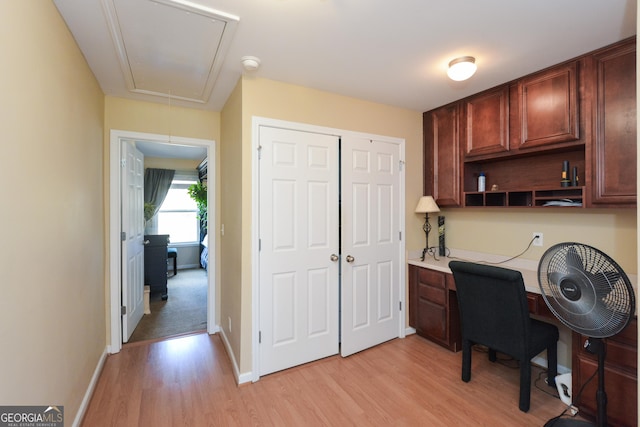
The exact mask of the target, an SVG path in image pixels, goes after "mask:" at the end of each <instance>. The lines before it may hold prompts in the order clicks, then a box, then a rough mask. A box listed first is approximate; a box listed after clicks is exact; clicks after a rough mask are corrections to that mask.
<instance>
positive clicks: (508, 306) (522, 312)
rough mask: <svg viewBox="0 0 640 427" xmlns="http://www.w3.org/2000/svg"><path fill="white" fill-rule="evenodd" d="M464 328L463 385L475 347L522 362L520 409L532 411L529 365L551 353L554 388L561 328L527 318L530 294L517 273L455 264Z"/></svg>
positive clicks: (550, 382)
mask: <svg viewBox="0 0 640 427" xmlns="http://www.w3.org/2000/svg"><path fill="white" fill-rule="evenodd" d="M449 268H450V269H451V271H452V272H453V278H454V279H455V283H456V289H457V292H456V293H457V297H458V306H459V308H460V321H461V327H462V381H464V382H469V380H471V351H472V346H473V344H480V345H484V346H486V347H488V348H489V360H491V361H492V362H495V360H496V351H498V352H500V353H504V354H506V355H509V356H511V357H513V358H514V359H516V360H518V361H519V362H520V403H519V407H520V410H521V411H523V412H527V411H528V410H529V404H530V396H531V364H530V360H531V359H532V358H533V357H534V356H536V355H537V354H539V353H540V352H542V351H543V350H545V349H546V350H547V362H548V371H547V384H548V385H549V386H550V387H554V388H555V377H556V375H557V372H558V348H557V343H558V328H557V327H556V326H555V325H552V324H549V323H546V322H541V321H539V320H536V319H531V318H530V317H529V309H528V305H527V294H526V291H525V288H524V282H523V280H522V274H521V273H520V272H519V271H515V270H509V269H506V268H501V267H494V266H489V265H482V264H475V263H471V262H460V261H451V262H450V263H449Z"/></svg>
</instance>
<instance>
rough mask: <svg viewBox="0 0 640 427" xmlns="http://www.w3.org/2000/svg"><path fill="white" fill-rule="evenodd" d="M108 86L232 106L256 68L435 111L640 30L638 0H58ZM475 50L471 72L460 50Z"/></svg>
mask: <svg viewBox="0 0 640 427" xmlns="http://www.w3.org/2000/svg"><path fill="white" fill-rule="evenodd" d="M54 3H55V4H56V6H57V7H58V10H59V11H60V13H61V14H62V17H63V18H64V20H65V21H66V23H67V25H68V27H69V29H70V30H71V32H72V33H73V36H74V37H75V39H76V41H77V43H78V45H79V46H80V49H81V50H82V52H83V54H84V56H85V57H86V59H87V62H88V63H89V66H90V67H91V69H92V71H93V73H94V74H95V76H96V78H97V80H98V81H99V83H100V86H101V88H102V90H103V91H104V93H105V94H107V95H111V96H117V97H124V98H131V99H138V100H145V101H152V102H161V103H168V102H169V101H168V100H169V98H168V97H171V103H174V104H175V105H182V106H187V107H191V108H202V109H206V110H212V111H221V109H222V107H223V106H224V103H225V101H226V100H227V98H228V96H229V94H230V93H231V91H232V90H233V88H234V86H235V85H236V83H237V81H238V79H239V77H240V76H241V75H242V73H243V72H245V73H248V72H246V71H243V68H242V65H241V62H240V58H241V57H243V56H245V55H252V56H256V57H258V58H260V60H261V65H260V67H259V69H258V70H256V71H253V72H250V73H251V74H252V75H255V76H257V77H261V78H267V79H271V80H277V81H282V82H285V83H291V84H296V85H302V86H306V87H310V88H315V89H319V90H323V91H327V92H332V93H337V94H341V95H346V96H350V97H355V98H359V99H363V100H369V101H373V102H377V103H382V104H387V105H392V106H398V107H403V108H407V109H411V110H415V111H427V110H429V109H432V108H435V107H437V106H440V105H443V104H446V103H448V102H450V101H453V100H456V99H459V98H462V97H464V96H467V95H470V94H473V93H476V92H479V91H481V90H484V89H488V88H490V87H493V86H496V85H498V84H500V83H504V82H507V81H509V80H512V79H515V78H517V77H521V76H523V75H526V74H529V73H531V72H533V71H537V70H540V69H542V68H545V67H547V66H550V65H553V64H556V63H558V62H561V61H563V60H566V59H570V58H572V57H575V56H578V55H581V54H583V53H586V52H589V51H591V50H594V49H597V48H599V47H602V46H605V45H607V44H610V43H613V42H616V41H618V40H621V39H623V38H626V37H629V36H631V35H633V34H635V33H636V7H637V4H636V0H562V1H557V0H538V1H533V0H530V1H525V0H520V1H514V0H482V1H470V0H395V1H392V0H54ZM464 55H472V56H474V57H475V58H476V64H477V65H478V71H477V72H476V74H475V75H474V76H473V77H472V78H471V79H470V80H468V81H466V82H453V81H451V80H449V79H448V78H447V76H446V68H447V64H448V62H449V61H450V60H452V59H454V58H456V57H459V56H464Z"/></svg>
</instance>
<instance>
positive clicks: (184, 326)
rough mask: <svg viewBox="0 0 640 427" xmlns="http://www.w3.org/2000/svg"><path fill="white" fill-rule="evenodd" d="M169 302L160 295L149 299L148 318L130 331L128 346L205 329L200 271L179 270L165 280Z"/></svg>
mask: <svg viewBox="0 0 640 427" xmlns="http://www.w3.org/2000/svg"><path fill="white" fill-rule="evenodd" d="M167 287H168V294H169V299H167V300H166V301H162V298H161V295H160V293H159V292H158V293H155V292H152V293H151V294H150V297H149V301H150V304H149V305H150V308H151V314H145V315H144V316H142V320H141V321H140V323H139V324H138V326H137V327H136V329H135V330H134V331H133V334H132V335H131V338H130V339H129V342H135V341H145V340H150V339H155V338H163V337H169V336H173V335H179V334H184V333H189V332H197V331H204V330H206V329H207V271H206V270H204V269H201V268H196V269H190V270H178V274H177V275H175V276H171V273H170V275H169V278H168V280H167Z"/></svg>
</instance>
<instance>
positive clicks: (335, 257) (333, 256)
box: [331, 254, 340, 262]
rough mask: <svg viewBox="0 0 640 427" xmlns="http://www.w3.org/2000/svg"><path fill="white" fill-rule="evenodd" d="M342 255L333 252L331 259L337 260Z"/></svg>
mask: <svg viewBox="0 0 640 427" xmlns="http://www.w3.org/2000/svg"><path fill="white" fill-rule="evenodd" d="M338 259H340V257H339V256H338V255H336V254H331V261H333V262H336V261H337V260H338Z"/></svg>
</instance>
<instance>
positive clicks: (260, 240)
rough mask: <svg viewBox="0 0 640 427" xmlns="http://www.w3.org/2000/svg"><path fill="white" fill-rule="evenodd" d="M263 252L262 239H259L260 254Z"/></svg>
mask: <svg viewBox="0 0 640 427" xmlns="http://www.w3.org/2000/svg"><path fill="white" fill-rule="evenodd" d="M261 250H262V239H258V252H260V251H261Z"/></svg>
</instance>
